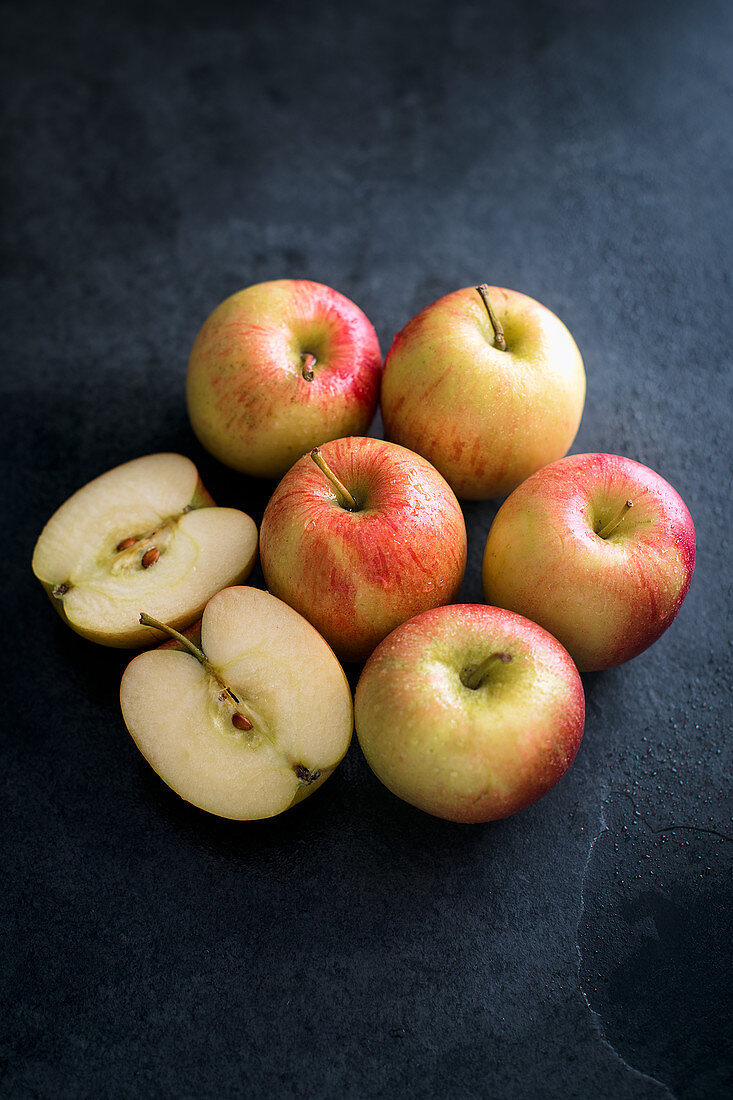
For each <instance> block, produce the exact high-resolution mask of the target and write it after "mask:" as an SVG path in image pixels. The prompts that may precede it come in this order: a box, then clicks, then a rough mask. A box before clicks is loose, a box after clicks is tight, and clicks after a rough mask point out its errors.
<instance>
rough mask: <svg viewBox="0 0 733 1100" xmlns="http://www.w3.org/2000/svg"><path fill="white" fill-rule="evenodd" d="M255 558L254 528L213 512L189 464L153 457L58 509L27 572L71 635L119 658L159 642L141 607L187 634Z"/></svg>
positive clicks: (175, 457) (241, 516)
mask: <svg viewBox="0 0 733 1100" xmlns="http://www.w3.org/2000/svg"><path fill="white" fill-rule="evenodd" d="M256 556H257V527H256V525H255V523H254V520H252V519H251V518H250V517H249V516H248V515H245V513H244V512H240V511H238V510H237V509H235V508H217V507H216V506H215V505H214V502H213V500H212V499H211V497H210V496H209V494H208V493H207V492H206V490H205V489H204V487H203V485H202V484H201V479H200V478H199V475H198V471H197V469H196V467H195V466H194V464H193V462H191V460H190V459H188V458H185V457H184V456H183V455H179V454H155V455H146V456H145V457H144V458H136V459H133V461H131V462H125V463H123V464H122V465H121V466H116V467H115V468H114V469H112V470H108V471H107V472H106V473H104V474H102V475H101V476H100V477H97V478H95V479H94V481H90V482H89V483H88V484H87V485H85V486H84V487H83V488H82V489H79V490H78V492H76V493H74V495H73V496H71V497H70V498H69V499H68V500H67V501H66V502H65V503H64V504H62V505H61V507H60V508H59V509H58V510H57V511H56V512H55V513H54V514H53V516H52V517H51V519H50V520H49V521H48V523H47V524H46V526H45V527H44V528H43V531H42V532H41V535H40V537H39V539H38V542H37V543H36V547H35V550H34V552H33V572H34V573H35V575H36V576H37V577H38V579H39V580H40V582H41V584H42V585H43V587H44V589H45V590H46V592H47V594H48V596H49V598H50V600H51V602H52V603H53V605H54V607H55V608H56V610H57V611H58V613H59V614H60V615H61V617H62V619H63V620H64V622H66V623H67V624H68V625H69V626H70V627H71V628H72V630H75V631H76V632H77V633H78V634H81V635H82V636H83V637H85V638H89V639H90V640H91V641H93V642H99V643H100V644H102V645H107V646H113V647H116V648H122V649H125V648H134V647H136V646H142V645H150V644H152V643H153V642H154V641H155V635H152V634H151V632H150V631H149V630H147V629H146V628H145V627H143V626H141V625H140V622H139V621H138V616H139V613H140V607H141V606H144V607H146V608H147V609H148V611H149V612H150V613H151V614H152V615H154V616H155V617H157V618H159V619H163V620H165V621H166V622H168V623H169V624H170V625H172V626H174V627H177V628H180V627H184V626H188V625H189V624H190V623H192V622H194V620H196V619H198V618H199V617H200V615H201V612H202V610H203V608H204V606H205V605H206V603H207V601H208V600H209V599H211V597H212V596H213V595H214V593H215V592H218V591H219V589H220V588H224V587H226V586H227V585H231V584H237V583H239V582H240V581H243V580H245V579H246V578H247V577H248V576H249V574H250V573H251V571H252V568H253V566H254V563H255V559H256Z"/></svg>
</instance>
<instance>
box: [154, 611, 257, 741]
mask: <svg viewBox="0 0 733 1100" xmlns="http://www.w3.org/2000/svg"><path fill="white" fill-rule="evenodd" d="M140 622H141V624H142V625H143V626H149V627H152V629H153V630H162V631H163V633H164V634H168V635H169V636H170V637H171V638H173V639H174V640H175V641H177V642H180V644H181V645H182V646H183V647H184V649H187V650H188V652H189V653H190V654H191V655H192V656H193V657H195V658H196V660H197V661H198V662H199V664H201V665H203V667H204V668H205V669H206V671H207V672H208V674H209V675H210V676H212V677H213V678H214V680H216V682H217V684H219V685H220V686H221V687H222V688H223V691H224V693H225V694H226V695H227V697H228V698H229V700H230V701H231V702H232V703H234V705H235V706H236V707H239V705H240V704H239V699H237V697H236V695H235V694H234V692H233V691H232V689H231V688H229V687H227V685H226V684H225V683H224V681H223V680H222V678H221V677H220V676H219V675H218V673H217V672H216V670H215V669H214V666H213V665H212V664H211V662H210V661H209V659H208V657H207V656H206V654H205V653H204V651H203V649H199V647H198V646H197V645H195V644H194V643H193V642H192V641H191V639H190V638H187V637H186V635H185V634H181V632H180V631H179V630H175V629H174V627H172V626H168V624H167V623H162V622H161V621H160V620H159V619H154V618H153V616H152V615H146V614H145V612H144V611H141V612H140ZM237 718H239V719H241V724H240V722H237V721H235V719H237ZM232 725H234V726H236V727H237V729H241V730H251V729H252V728H253V727H252V723H251V722H250V720H249V718H247V717H246V716H245V715H243V714H240V713H236V714H235V715H234V717H233V718H232Z"/></svg>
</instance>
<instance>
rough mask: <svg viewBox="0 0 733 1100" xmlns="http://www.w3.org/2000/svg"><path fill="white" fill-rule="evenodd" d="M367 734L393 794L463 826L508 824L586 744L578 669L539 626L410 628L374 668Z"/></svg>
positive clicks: (426, 618) (512, 618) (462, 616)
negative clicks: (504, 821) (503, 820)
mask: <svg viewBox="0 0 733 1100" xmlns="http://www.w3.org/2000/svg"><path fill="white" fill-rule="evenodd" d="M355 714H356V732H357V736H358V738H359V743H360V745H361V748H362V750H363V752H364V755H365V757H366V759H367V762H368V763H369V765H370V767H371V768H372V770H373V771H374V772H375V774H376V775H377V776H378V778H379V779H380V780H381V781H382V782H383V783H384V784H385V785H386V786H387V787H388V788H389V790H391V791H392V793H393V794H395V795H397V796H398V797H399V798H402V799H404V801H406V802H409V803H410V804H411V805H413V806H417V807H418V808H419V809H422V810H425V811H426V812H427V813H431V814H434V815H435V816H437V817H443V818H447V819H448V820H450V821H457V822H466V823H470V822H482V821H493V820H496V819H499V818H503V817H508V816H509V815H510V814H513V813H516V812H517V811H518V810H521V809H524V808H525V807H526V806H529V805H531V804H532V803H533V802H535V801H537V799H539V798H541V797H542V796H543V795H544V794H546V793H547V791H549V790H550V789H551V788H552V787H553V786H554V785H555V784H556V783H557V782H558V780H559V779H560V778H561V777H562V776H563V775H564V774H565V772H566V771H567V769H568V768H569V767H570V764H571V763H572V761H573V759H574V757H575V755H576V752H577V750H578V747H579V745H580V741H581V738H582V735H583V725H584V719H585V699H584V694H583V687H582V683H581V680H580V676H579V674H578V671H577V669H576V668H575V665H574V664H573V662H572V660H571V659H570V657H569V656H568V654H567V652H566V651H565V650H564V649H563V647H562V646H561V645H560V644H559V643H558V642H557V641H556V640H555V639H554V638H552V637H551V636H550V635H549V634H548V633H547V632H546V631H544V630H543V629H542V628H541V627H539V626H537V625H536V624H535V623H531V622H529V620H527V619H524V618H522V617H521V616H518V615H513V614H511V613H509V612H506V611H503V610H500V609H498V608H494V607H485V606H483V605H455V604H454V605H452V606H450V607H443V608H438V609H435V610H431V611H426V612H424V613H423V614H421V615H418V616H416V617H415V618H414V619H411V620H410V621H409V622H407V623H405V624H403V625H402V626H400V627H398V628H397V629H396V630H394V631H393V632H392V634H390V635H389V637H387V638H386V639H385V640H384V641H383V642H382V644H381V645H380V646H379V647H378V648H377V649H376V650H375V652H374V653H373V654H372V656H371V657H370V659H369V660H368V661H367V663H366V665H365V667H364V671H363V673H362V676H361V679H360V680H359V683H358V685H357V689H356V701H355Z"/></svg>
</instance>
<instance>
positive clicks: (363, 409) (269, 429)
mask: <svg viewBox="0 0 733 1100" xmlns="http://www.w3.org/2000/svg"><path fill="white" fill-rule="evenodd" d="M381 370H382V357H381V352H380V350H379V343H378V340H377V335H376V333H375V331H374V328H373V326H372V324H371V323H370V322H369V320H368V319H367V317H366V316H365V315H364V313H362V311H361V310H360V309H359V308H358V306H356V305H355V304H354V303H353V302H352V301H350V300H349V299H348V298H345V297H344V296H343V294H339V293H338V292H337V291H335V290H332V289H331V288H330V287H327V286H323V285H321V284H320V283H312V282H308V281H307V280H304V279H279V280H276V281H274V282H268V283H258V284H256V285H255V286H250V287H248V288H247V289H246V290H240V291H239V293H237V294H233V295H232V296H231V297H229V298H227V299H226V300H225V301H224V302H222V303H221V304H220V305H219V306H217V308H216V309H215V310H214V312H213V313H212V314H211V315H210V317H209V318H208V319H207V320H206V321H205V323H204V325H203V327H202V329H201V331H200V332H199V334H198V336H197V337H196V342H195V343H194V346H193V350H192V351H191V358H190V361H189V365H188V377H187V383H186V392H187V399H188V412H189V416H190V418H191V424H192V426H193V429H194V431H195V432H196V435H197V436H198V438H199V440H200V441H201V443H202V444H203V445H204V447H206V449H207V450H208V451H210V452H211V454H212V455H214V457H215V458H218V459H219V461H220V462H223V463H225V465H227V466H231V467H232V468H233V469H235V470H239V471H240V472H241V473H245V474H251V475H253V476H256V477H269V478H278V477H281V476H282V475H283V474H284V473H285V471H286V470H288V469H289V468H290V466H292V464H293V462H295V460H296V459H297V458H299V457H300V456H301V455H302V454H303V453H304V452H305V451H309V450H310V449H311V448H312V447H316V446H318V445H319V444H321V443H324V442H325V441H326V440H328V439H337V438H338V437H339V436H344V435H361V434H363V433H365V432H366V431H367V429H368V428H369V425H370V423H371V421H372V418H373V416H374V413H375V411H376V407H377V400H378V397H379V378H380V375H381Z"/></svg>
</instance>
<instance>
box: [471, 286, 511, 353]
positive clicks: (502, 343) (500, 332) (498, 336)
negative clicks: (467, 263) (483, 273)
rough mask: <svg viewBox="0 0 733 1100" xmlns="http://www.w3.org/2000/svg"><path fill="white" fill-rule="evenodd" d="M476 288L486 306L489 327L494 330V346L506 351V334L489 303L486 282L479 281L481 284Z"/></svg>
mask: <svg viewBox="0 0 733 1100" xmlns="http://www.w3.org/2000/svg"><path fill="white" fill-rule="evenodd" d="M476 290H477V291H478V292H479V294H480V295H481V300H482V302H483V303H484V305H485V306H486V312H487V313H488V315H489V320H490V321H491V327H492V328H493V330H494V346H495V347H497V348H498V349H499V351H506V336H505V335H504V329H503V328H502V327H501V322H500V321H499V318H498V317H497V316H496V314H495V313H494V309H493V306H492V305H491V300H490V298H489V287H488V284H487V283H481V286H477V287H476Z"/></svg>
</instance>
